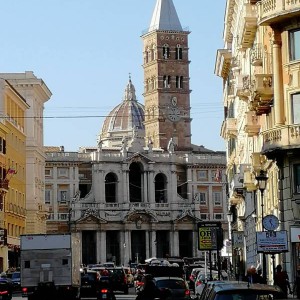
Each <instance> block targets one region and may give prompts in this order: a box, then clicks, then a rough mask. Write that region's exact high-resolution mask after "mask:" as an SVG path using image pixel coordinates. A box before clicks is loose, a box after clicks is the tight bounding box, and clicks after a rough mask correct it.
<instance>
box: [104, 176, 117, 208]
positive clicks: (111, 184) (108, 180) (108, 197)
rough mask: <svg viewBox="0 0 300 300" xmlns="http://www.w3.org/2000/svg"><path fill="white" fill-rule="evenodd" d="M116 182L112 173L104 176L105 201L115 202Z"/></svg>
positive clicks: (115, 177)
mask: <svg viewBox="0 0 300 300" xmlns="http://www.w3.org/2000/svg"><path fill="white" fill-rule="evenodd" d="M117 183H118V178H117V176H116V174H114V173H108V174H107V175H106V176H105V201H106V203H115V202H117Z"/></svg>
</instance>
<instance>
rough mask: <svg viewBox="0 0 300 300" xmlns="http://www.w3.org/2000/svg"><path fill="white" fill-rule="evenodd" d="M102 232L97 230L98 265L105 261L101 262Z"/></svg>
mask: <svg viewBox="0 0 300 300" xmlns="http://www.w3.org/2000/svg"><path fill="white" fill-rule="evenodd" d="M101 246H102V245H101V231H99V230H97V232H96V259H97V263H99V262H101V263H103V262H104V261H103V260H101V252H102V251H101Z"/></svg>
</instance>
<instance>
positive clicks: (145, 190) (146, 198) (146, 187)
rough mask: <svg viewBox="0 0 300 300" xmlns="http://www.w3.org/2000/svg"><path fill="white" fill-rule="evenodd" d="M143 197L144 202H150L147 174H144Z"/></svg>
mask: <svg viewBox="0 0 300 300" xmlns="http://www.w3.org/2000/svg"><path fill="white" fill-rule="evenodd" d="M143 197H144V199H143V200H144V201H143V202H149V199H148V180H147V172H144V173H143Z"/></svg>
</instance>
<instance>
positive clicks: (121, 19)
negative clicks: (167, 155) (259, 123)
mask: <svg viewBox="0 0 300 300" xmlns="http://www.w3.org/2000/svg"><path fill="white" fill-rule="evenodd" d="M155 2H156V0H42V1H41V0H26V1H23V0H9V1H2V3H1V8H0V12H1V17H0V30H1V40H2V43H1V44H2V45H1V47H0V73H23V72H25V71H33V72H34V74H35V76H37V77H38V78H41V79H43V81H44V82H45V83H46V85H47V86H48V88H49V89H50V91H51V92H52V96H51V98H50V100H49V101H47V102H46V103H45V109H44V145H45V146H64V148H65V151H78V149H79V147H85V146H87V147H88V146H96V145H97V137H98V135H99V133H100V131H101V128H102V124H103V121H104V119H105V116H107V115H108V114H109V112H110V111H111V110H112V109H113V108H114V107H115V106H116V105H118V104H119V103H121V101H122V99H123V96H124V90H125V87H126V85H127V83H128V78H129V73H130V74H131V78H132V83H133V84H134V86H135V89H136V95H137V99H138V101H139V102H141V103H143V104H144V99H143V96H142V93H143V81H144V76H143V68H142V63H143V54H142V52H143V44H142V39H141V35H142V33H143V31H144V30H146V29H147V28H148V27H149V26H150V21H151V17H152V12H153V10H154V6H155ZM173 2H174V5H175V8H176V11H177V14H178V16H179V19H180V22H181V25H182V27H183V28H188V29H189V30H190V31H191V33H190V35H189V48H190V49H189V58H190V60H191V64H190V88H191V90H192V93H191V96H190V100H191V117H192V119H193V121H192V125H191V126H192V143H193V144H196V145H203V146H205V147H206V148H208V149H211V150H215V151H224V150H225V143H224V140H223V139H222V138H221V137H220V131H221V125H222V120H223V105H222V79H221V78H219V77H217V76H216V75H215V74H214V68H215V60H216V53H217V50H218V49H222V48H223V46H224V43H223V28H224V14H225V4H226V0H216V1H212V0H209V1H203V0H173Z"/></svg>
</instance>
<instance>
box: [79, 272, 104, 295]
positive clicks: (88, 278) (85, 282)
mask: <svg viewBox="0 0 300 300" xmlns="http://www.w3.org/2000/svg"><path fill="white" fill-rule="evenodd" d="M99 280H100V274H99V273H98V272H97V271H93V270H88V269H83V271H82V272H81V286H80V297H97V293H98V292H99V285H100V281H99Z"/></svg>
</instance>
